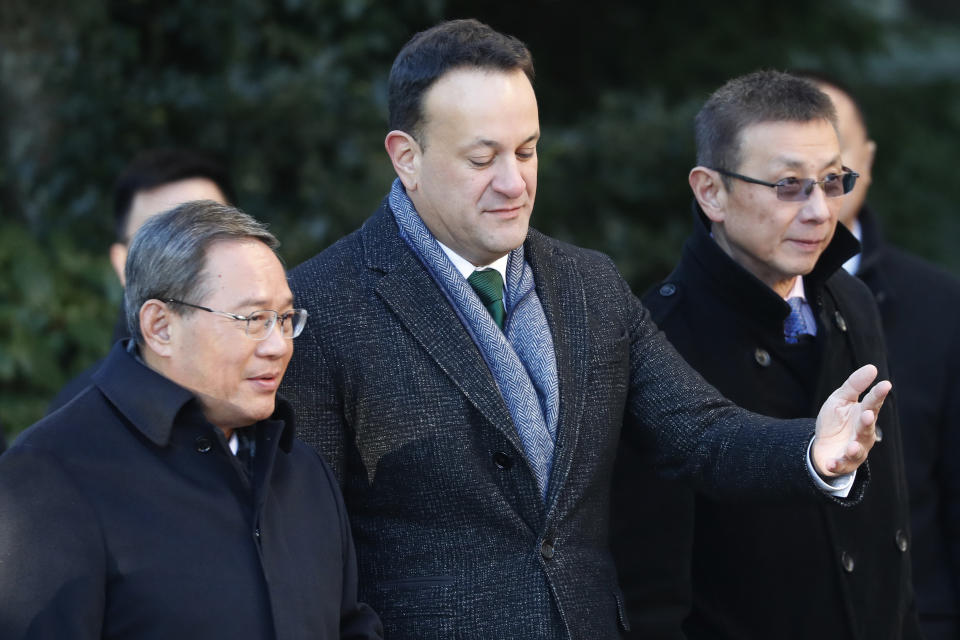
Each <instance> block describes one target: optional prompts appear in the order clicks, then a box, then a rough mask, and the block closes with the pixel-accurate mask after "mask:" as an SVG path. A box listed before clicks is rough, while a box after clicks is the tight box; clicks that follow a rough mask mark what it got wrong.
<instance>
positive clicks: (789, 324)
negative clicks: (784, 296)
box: [783, 296, 810, 344]
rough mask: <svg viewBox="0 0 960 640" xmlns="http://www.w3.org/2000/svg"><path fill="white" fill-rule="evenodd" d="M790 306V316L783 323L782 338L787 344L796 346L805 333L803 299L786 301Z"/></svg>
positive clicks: (795, 298) (797, 297) (794, 298)
mask: <svg viewBox="0 0 960 640" xmlns="http://www.w3.org/2000/svg"><path fill="white" fill-rule="evenodd" d="M787 304H788V305H790V315H788V316H787V319H786V320H784V321H783V338H784V340H786V341H787V344H797V342H798V340H799V338H800V336H801V335H803V334H805V333H810V332H809V331H807V323H806V321H805V320H804V319H803V313H802V309H803V298H801V297H799V296H795V297H793V298H790V299H789V300H787Z"/></svg>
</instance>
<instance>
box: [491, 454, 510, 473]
mask: <svg viewBox="0 0 960 640" xmlns="http://www.w3.org/2000/svg"><path fill="white" fill-rule="evenodd" d="M493 464H495V465H497V468H498V469H509V468H510V467H512V466H513V458H511V457H510V456H508V455H507V454H505V453H504V452H503V451H497V452H496V453H495V454H493Z"/></svg>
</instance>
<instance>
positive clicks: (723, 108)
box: [694, 71, 837, 187]
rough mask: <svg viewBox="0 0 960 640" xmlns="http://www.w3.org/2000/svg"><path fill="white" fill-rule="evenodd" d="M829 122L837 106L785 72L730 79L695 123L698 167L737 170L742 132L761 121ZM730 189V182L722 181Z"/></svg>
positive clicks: (813, 88)
mask: <svg viewBox="0 0 960 640" xmlns="http://www.w3.org/2000/svg"><path fill="white" fill-rule="evenodd" d="M811 120H826V121H827V122H830V123H831V124H832V125H833V126H834V127H836V125H837V112H836V109H834V107H833V102H831V101H830V98H829V97H828V96H827V94H825V93H824V92H823V91H820V89H818V88H817V87H816V86H815V85H814V84H813V83H811V82H810V81H808V80H804V79H803V78H798V77H797V76H794V75H791V74H789V73H783V72H781V71H755V72H753V73H750V74H747V75H745V76H740V77H739V78H734V79H733V80H730V81H729V82H727V83H726V84H725V85H723V86H722V87H720V88H719V89H717V90H716V91H714V92H713V94H711V96H710V97H709V98H708V99H707V102H706V104H704V105H703V108H701V109H700V112H699V113H698V114H697V117H696V119H695V121H694V122H695V133H696V140H697V164H698V165H700V166H704V167H708V168H710V169H726V170H727V171H736V170H737V169H738V167H739V166H740V162H741V160H742V158H741V157H740V133H741V132H742V131H743V130H744V129H745V128H747V127H748V126H750V125H753V124H758V123H761V122H810V121H811ZM724 184H726V185H727V186H728V187H729V184H730V182H729V179H728V178H727V177H724Z"/></svg>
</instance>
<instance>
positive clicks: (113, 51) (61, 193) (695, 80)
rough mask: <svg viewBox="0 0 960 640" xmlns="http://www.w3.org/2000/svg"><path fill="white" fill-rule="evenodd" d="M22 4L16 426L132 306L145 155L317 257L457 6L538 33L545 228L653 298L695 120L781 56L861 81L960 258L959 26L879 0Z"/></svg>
mask: <svg viewBox="0 0 960 640" xmlns="http://www.w3.org/2000/svg"><path fill="white" fill-rule="evenodd" d="M0 5H2V6H0V266H2V269H3V271H2V274H3V277H2V278H0V421H2V422H3V423H4V426H5V427H6V428H7V429H8V430H9V431H8V433H9V434H12V433H16V432H18V431H19V430H21V429H22V428H24V427H25V426H27V425H28V424H29V423H31V422H33V421H34V420H36V419H38V418H39V417H40V416H41V415H42V412H43V409H44V407H45V406H46V403H47V402H48V401H49V399H50V397H52V395H53V394H54V393H55V392H56V390H57V389H58V388H59V387H60V385H61V384H62V383H63V382H65V381H66V380H67V379H68V378H69V377H70V376H72V375H73V374H75V373H76V372H78V371H79V370H81V369H82V368H84V367H85V366H87V365H88V364H89V363H90V362H92V361H94V360H96V359H97V358H99V357H101V356H102V355H103V354H104V353H105V352H106V350H107V348H108V346H109V340H110V335H111V331H112V328H113V322H114V319H115V317H116V310H117V306H118V304H119V300H120V290H119V286H118V285H117V284H116V283H115V282H114V279H113V276H112V273H111V271H110V269H109V267H108V265H107V260H106V249H107V246H108V244H109V243H110V241H111V240H112V235H111V234H112V231H111V229H112V218H111V216H112V214H111V210H112V203H111V187H112V184H113V181H114V179H115V177H116V175H117V173H118V172H119V171H120V169H121V168H122V167H123V166H124V165H125V164H126V162H127V161H128V160H129V159H130V158H131V157H132V156H133V155H134V154H135V153H136V152H138V151H140V150H142V149H145V148H149V147H161V146H188V147H193V148H198V149H201V150H205V151H207V152H209V153H212V154H214V155H216V156H218V157H220V158H221V159H222V160H223V161H224V162H225V163H226V165H227V167H228V168H229V170H230V172H231V174H232V175H233V177H234V181H235V183H236V187H237V191H238V195H239V203H238V204H239V205H240V206H241V207H242V208H243V209H244V210H246V211H248V212H249V213H251V214H253V215H254V216H256V217H258V218H260V219H263V220H265V221H267V222H269V223H271V224H272V227H273V230H274V231H275V232H276V234H277V235H278V236H279V237H280V238H281V240H283V242H284V246H283V247H282V252H283V254H284V256H285V258H286V261H287V263H288V264H291V265H293V264H296V263H298V262H300V261H301V260H303V259H305V258H306V257H308V256H310V255H312V254H313V253H315V252H316V251H318V250H320V249H322V248H323V247H325V246H327V245H328V244H330V243H331V242H333V241H335V240H336V239H337V238H339V237H340V236H342V235H343V234H344V233H346V232H348V231H350V230H352V229H354V228H355V227H356V226H358V225H359V224H360V223H361V222H362V221H363V220H364V219H365V218H366V217H367V215H369V213H370V212H371V211H372V210H373V209H374V208H375V206H376V205H377V203H378V202H379V200H380V199H381V198H382V197H383V195H384V194H385V193H386V190H387V188H388V186H389V183H390V181H391V180H392V177H393V172H392V168H391V166H390V163H389V162H388V159H387V157H386V154H385V153H384V151H383V136H384V134H385V133H386V77H387V73H388V72H389V68H390V64H391V62H392V60H393V57H394V56H395V54H396V52H397V51H398V50H399V48H400V46H402V44H403V43H404V42H405V41H406V40H407V39H408V38H409V37H410V35H412V34H413V33H414V32H415V31H418V30H421V29H424V28H426V27H428V26H430V25H431V24H433V23H434V22H436V21H437V20H439V19H442V18H452V17H466V16H474V17H477V18H479V19H481V20H484V21H486V22H489V23H490V24H492V25H493V26H494V27H496V28H498V29H500V30H503V31H505V32H507V33H512V34H514V35H517V36H518V37H520V38H521V39H523V40H524V41H526V42H527V43H528V44H529V45H530V47H531V49H532V51H533V54H534V59H535V61H536V64H537V75H538V78H537V92H538V96H539V99H540V108H541V123H542V129H543V139H542V143H541V145H540V147H539V155H540V181H539V191H538V203H537V209H536V212H535V216H534V225H535V226H537V227H538V228H540V229H542V230H544V231H546V232H548V233H551V234H554V235H557V236H559V237H562V238H564V239H567V240H570V241H573V242H576V243H578V244H582V245H585V246H589V247H593V248H597V249H601V250H604V251H606V252H608V253H610V254H611V255H612V256H613V257H614V258H615V259H616V261H617V263H618V265H619V266H620V267H621V269H622V270H623V272H624V275H625V276H626V277H627V279H628V280H629V281H630V282H631V284H632V285H633V286H634V287H635V288H636V289H638V290H642V289H645V288H646V287H647V286H649V285H650V284H651V283H653V282H654V281H656V279H657V278H659V277H662V276H663V275H665V274H666V273H667V272H668V271H669V269H670V268H671V266H672V265H673V263H674V262H675V260H676V256H677V252H678V251H679V248H680V245H681V244H682V241H683V238H684V237H685V236H686V234H687V232H688V230H689V228H690V220H691V216H690V211H689V202H690V194H689V188H688V187H687V182H686V176H687V172H688V171H689V169H690V167H691V166H692V163H693V142H692V134H691V130H692V126H691V121H692V117H693V114H694V113H695V112H696V110H697V109H698V108H699V106H700V104H701V103H702V101H703V100H704V99H705V97H706V96H707V94H708V93H709V92H710V91H712V90H713V89H715V88H716V87H717V86H719V85H720V84H722V83H723V82H724V81H725V80H727V79H728V78H730V77H732V76H735V75H739V74H741V73H745V72H748V71H751V70H754V69H756V68H759V67H767V68H790V67H814V68H825V69H830V70H833V71H835V72H836V73H837V74H838V75H840V76H841V79H843V80H845V81H847V82H848V83H850V84H853V85H854V88H855V89H857V90H858V91H859V92H860V93H861V98H862V100H863V102H864V106H865V108H866V111H867V114H868V120H869V122H870V124H871V126H872V132H873V134H874V137H875V138H876V140H877V142H878V144H879V149H880V150H879V153H878V164H877V167H876V169H875V177H874V187H873V193H874V197H872V198H871V200H873V201H874V202H875V203H876V206H877V208H878V209H879V212H880V214H881V216H882V217H883V218H884V220H885V222H886V224H887V227H888V232H889V233H890V235H892V236H893V237H895V238H896V239H897V240H898V241H900V242H901V243H902V244H905V245H906V246H908V247H911V248H914V249H916V250H919V251H921V252H922V253H925V254H926V255H928V256H930V257H933V258H934V259H937V260H939V261H941V262H944V263H946V264H949V266H950V267H951V268H953V269H954V270H958V271H960V257H957V255H958V254H957V253H956V252H955V251H952V246H953V244H954V243H955V239H956V238H957V231H958V229H957V226H958V224H960V223H958V222H956V221H955V218H954V216H953V215H952V214H953V208H954V203H955V202H957V200H958V196H960V194H958V190H960V183H958V181H957V180H955V179H953V176H952V174H953V173H954V169H953V167H954V166H955V164H954V160H953V146H954V144H955V140H956V136H957V132H958V130H960V82H958V80H957V78H958V77H960V74H958V73H957V69H956V68H953V67H951V65H954V67H955V62H953V61H955V60H956V59H958V56H956V55H953V54H954V53H956V49H957V44H956V43H957V39H956V37H955V35H954V33H953V32H952V31H950V30H949V29H948V28H947V27H944V26H942V25H939V26H937V27H936V29H933V28H932V27H926V26H924V25H922V24H920V25H919V26H918V25H917V24H915V23H911V22H910V20H908V19H904V18H909V16H900V17H899V18H900V19H898V20H897V21H890V22H887V21H885V19H882V17H878V15H877V14H875V13H873V12H872V11H873V10H872V9H871V8H870V3H865V2H864V3H862V2H856V1H853V0H849V1H839V2H838V1H836V0H833V1H827V0H810V1H809V2H807V3H806V4H804V5H803V7H802V8H801V7H797V6H786V5H784V6H782V7H781V6H780V5H775V4H771V3H768V2H759V1H747V0H731V1H730V2H726V3H717V2H704V1H701V0H676V1H674V2H669V3H666V2H661V3H653V2H630V1H613V2H604V3H599V4H594V5H589V4H585V3H582V2H571V1H568V0H531V1H530V2H503V3H476V2H469V3H468V2H464V1H462V0H397V1H395V2H390V3H387V2H373V1H372V0H339V1H338V0H234V1H233V2H223V3H215V2H202V1H200V0H170V1H169V2H164V3H157V2H147V1H146V0H124V1H121V0H85V1H84V2H66V1H64V0H41V1H37V0H32V1H27V0H7V1H5V2H2V3H0ZM940 17H943V16H940ZM946 17H949V16H946ZM903 25H906V26H903ZM931 33H934V34H935V35H936V38H932V37H931V36H930V34H931ZM931 43H932V44H931Z"/></svg>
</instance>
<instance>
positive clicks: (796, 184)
mask: <svg viewBox="0 0 960 640" xmlns="http://www.w3.org/2000/svg"><path fill="white" fill-rule="evenodd" d="M714 171H716V172H717V173H719V174H721V175H725V176H727V177H729V178H736V179H737V180H743V181H744V182H749V183H750V184H759V185H763V186H764V187H773V188H774V189H776V190H777V200H786V201H787V202H802V201H804V200H806V199H807V198H809V197H810V194H811V193H812V192H813V187H814V186H816V185H820V187H821V188H822V189H823V193H824V195H826V196H827V197H828V198H838V197H840V196H842V195H846V194H848V193H850V192H851V191H853V186H854V185H855V184H857V178H859V177H860V174H859V173H857V172H856V171H853V170H851V169H848V168H847V167H843V169H842V171H841V172H840V173H830V174H827V176H826V177H825V178H824V179H823V180H814V179H813V178H784V179H783V180H779V181H777V182H766V181H764V180H757V179H756V178H751V177H749V176H745V175H741V174H739V173H734V172H733V171H727V170H726V169H714Z"/></svg>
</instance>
